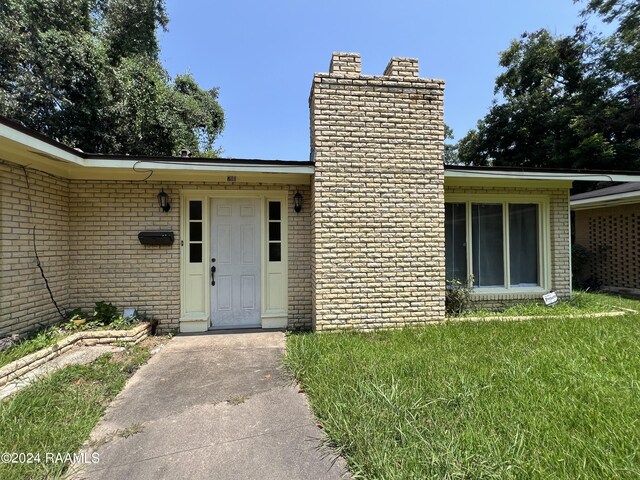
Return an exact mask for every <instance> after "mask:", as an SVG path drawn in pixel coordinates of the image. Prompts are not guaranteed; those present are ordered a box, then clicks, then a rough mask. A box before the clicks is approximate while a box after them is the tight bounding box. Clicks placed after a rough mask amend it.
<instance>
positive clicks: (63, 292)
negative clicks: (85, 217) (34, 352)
mask: <svg viewBox="0 0 640 480" xmlns="http://www.w3.org/2000/svg"><path fill="white" fill-rule="evenodd" d="M27 175H28V178H29V185H30V187H31V188H30V189H29V188H27V180H26V178H25V173H24V171H23V169H22V167H20V166H19V165H16V164H14V163H10V162H6V161H0V235H1V236H2V242H1V243H0V295H1V298H0V336H3V335H4V334H13V333H25V332H27V331H29V330H31V329H33V328H34V327H37V326H42V325H47V324H50V323H52V322H55V321H58V320H60V317H59V315H58V312H57V310H56V308H55V307H54V305H53V303H52V302H51V298H50V296H49V293H48V292H47V289H46V287H45V282H44V280H43V279H42V277H41V275H40V270H39V269H38V267H37V264H36V258H35V254H34V249H33V236H32V231H33V230H32V229H33V226H34V224H35V225H36V245H37V248H38V254H39V256H40V261H41V263H42V267H43V269H44V271H45V274H46V276H47V278H48V280H49V284H50V286H51V289H52V291H53V295H54V298H55V300H56V301H57V302H58V304H59V306H60V308H61V309H63V310H64V309H66V308H68V307H69V297H68V286H69V207H68V204H69V191H68V181H67V180H64V179H61V178H57V177H53V176H51V175H48V174H46V173H43V172H40V171H37V170H33V169H30V168H27ZM29 197H31V206H32V211H31V212H30V211H29V204H30V202H29Z"/></svg>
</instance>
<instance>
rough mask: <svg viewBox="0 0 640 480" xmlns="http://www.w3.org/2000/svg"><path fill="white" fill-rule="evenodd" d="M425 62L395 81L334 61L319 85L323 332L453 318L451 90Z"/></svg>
mask: <svg viewBox="0 0 640 480" xmlns="http://www.w3.org/2000/svg"><path fill="white" fill-rule="evenodd" d="M417 72H418V64H417V60H415V59H393V60H392V61H391V62H390V66H389V67H388V68H387V70H386V73H387V75H385V76H365V75H361V74H360V57H359V55H357V54H334V56H333V59H332V62H331V67H330V73H328V74H327V73H318V74H316V75H315V76H314V79H313V87H312V90H311V97H310V100H309V103H310V111H311V147H312V152H313V155H314V158H315V162H316V173H315V177H314V182H313V188H314V199H313V212H312V224H313V225H314V228H313V229H312V239H313V260H312V269H313V279H314V282H313V283H314V284H315V295H314V296H313V297H314V300H315V303H314V327H315V329H316V330H331V329H339V328H359V329H377V328H397V327H401V326H404V325H407V324H419V323H424V322H429V321H434V320H442V319H443V318H444V273H445V270H444V225H443V224H444V202H443V193H444V191H443V182H444V168H443V162H442V158H443V136H444V124H443V94H444V82H442V81H440V80H427V79H422V78H417Z"/></svg>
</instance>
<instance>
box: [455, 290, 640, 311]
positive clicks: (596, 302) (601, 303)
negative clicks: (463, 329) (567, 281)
mask: <svg viewBox="0 0 640 480" xmlns="http://www.w3.org/2000/svg"><path fill="white" fill-rule="evenodd" d="M621 308H626V309H631V310H636V311H638V312H640V301H639V300H634V299H629V298H624V297H620V296H617V295H606V294H602V293H590V292H583V291H574V292H573V296H572V298H571V299H570V300H560V301H559V302H558V303H557V304H556V305H555V306H553V307H547V306H545V305H544V304H543V302H542V301H539V302H530V303H521V304H517V305H510V306H505V307H504V308H502V309H491V310H490V309H478V310H474V309H470V310H468V311H466V312H464V313H462V314H461V315H460V316H461V317H489V316H496V315H499V316H505V317H514V316H530V315H535V316H558V315H584V314H592V313H602V312H611V311H615V310H618V309H621Z"/></svg>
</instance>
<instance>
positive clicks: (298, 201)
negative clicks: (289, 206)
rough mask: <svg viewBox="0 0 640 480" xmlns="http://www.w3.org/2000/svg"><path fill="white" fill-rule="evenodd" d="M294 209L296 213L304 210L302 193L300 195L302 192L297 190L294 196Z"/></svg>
mask: <svg viewBox="0 0 640 480" xmlns="http://www.w3.org/2000/svg"><path fill="white" fill-rule="evenodd" d="M293 209H294V210H295V211H296V213H298V212H300V210H302V195H300V192H296V194H295V195H294V196H293Z"/></svg>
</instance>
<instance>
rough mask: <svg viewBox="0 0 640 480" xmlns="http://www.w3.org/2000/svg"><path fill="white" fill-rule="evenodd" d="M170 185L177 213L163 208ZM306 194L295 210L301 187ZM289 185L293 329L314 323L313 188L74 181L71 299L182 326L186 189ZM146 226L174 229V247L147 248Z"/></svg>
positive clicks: (166, 325) (162, 324)
mask: <svg viewBox="0 0 640 480" xmlns="http://www.w3.org/2000/svg"><path fill="white" fill-rule="evenodd" d="M161 188H164V190H165V192H167V193H168V194H169V195H170V197H171V210H170V211H169V212H167V213H165V212H162V211H161V210H160V208H159V207H158V203H157V198H156V196H157V194H158V192H159V191H160V189H161ZM297 188H298V189H299V190H300V193H301V194H302V195H303V197H304V200H303V202H304V205H303V209H302V211H301V212H300V213H295V212H294V211H293V194H294V193H295V192H296V189H297ZM182 189H190V190H193V189H203V190H212V189H225V190H226V189H228V190H238V189H242V190H282V189H288V190H289V206H288V208H289V238H288V240H289V327H290V328H295V329H300V328H310V325H311V278H310V270H311V269H310V245H309V242H310V225H309V221H310V212H309V196H310V194H309V186H305V185H301V186H299V187H296V186H286V185H285V186H282V185H268V184H241V183H237V184H233V185H229V184H226V183H225V184H220V183H195V182H188V183H184V182H163V183H162V184H160V183H156V182H153V181H149V182H144V183H136V182H124V181H123V182H112V181H103V182H101V181H78V180H73V181H71V182H70V191H71V195H70V241H71V268H70V288H69V291H70V300H71V304H72V305H77V306H81V307H83V308H90V307H91V306H92V305H93V304H94V302H96V301H101V300H103V301H108V302H112V303H113V304H114V305H117V306H118V308H120V309H121V308H122V307H126V306H132V307H136V308H138V309H139V310H140V311H142V312H145V313H146V314H148V315H150V316H152V317H153V318H154V319H157V320H158V321H159V322H160V327H161V329H162V330H168V329H171V328H177V327H178V326H179V318H180V202H179V198H180V190H182ZM142 230H173V232H174V234H175V235H176V240H175V243H174V244H173V246H171V247H167V246H143V245H141V244H140V242H139V241H138V237H137V235H138V232H140V231H142Z"/></svg>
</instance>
